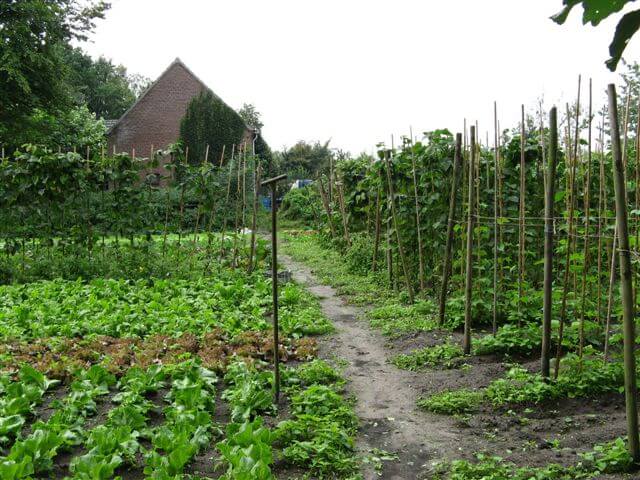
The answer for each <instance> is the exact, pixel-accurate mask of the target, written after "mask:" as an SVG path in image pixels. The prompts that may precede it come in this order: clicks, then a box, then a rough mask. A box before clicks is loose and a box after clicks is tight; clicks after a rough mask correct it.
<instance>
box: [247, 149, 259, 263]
mask: <svg viewBox="0 0 640 480" xmlns="http://www.w3.org/2000/svg"><path fill="white" fill-rule="evenodd" d="M253 163H254V170H253V172H254V173H253V178H254V182H253V217H252V218H251V250H250V252H249V269H248V270H249V273H251V272H252V271H253V268H254V263H253V262H254V259H255V256H256V228H257V225H258V190H259V188H260V162H258V157H255V156H254V157H253ZM256 262H257V260H256Z"/></svg>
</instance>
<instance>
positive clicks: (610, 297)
mask: <svg viewBox="0 0 640 480" xmlns="http://www.w3.org/2000/svg"><path fill="white" fill-rule="evenodd" d="M617 248H618V228H617V227H615V229H614V231H613V242H612V244H611V270H609V291H608V294H607V316H606V320H605V327H604V361H605V362H606V361H608V360H609V334H610V333H611V311H612V310H613V286H614V285H615V283H616V259H617V258H618V257H617V256H616V249H617Z"/></svg>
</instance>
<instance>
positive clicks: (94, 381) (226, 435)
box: [0, 242, 358, 480]
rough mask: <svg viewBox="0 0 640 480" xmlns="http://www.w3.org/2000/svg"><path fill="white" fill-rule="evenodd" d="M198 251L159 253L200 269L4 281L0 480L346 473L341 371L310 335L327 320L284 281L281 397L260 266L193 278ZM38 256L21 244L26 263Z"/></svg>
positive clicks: (267, 288)
mask: <svg viewBox="0 0 640 480" xmlns="http://www.w3.org/2000/svg"><path fill="white" fill-rule="evenodd" d="M185 243H186V242H185ZM159 248H160V247H159V244H152V245H147V250H146V251H145V250H144V248H143V247H140V246H135V245H134V246H124V245H115V244H112V243H110V242H106V243H105V245H103V246H102V247H100V249H101V250H100V251H95V252H93V254H94V256H95V257H97V258H99V257H100V256H101V255H102V257H103V260H104V259H107V261H108V259H112V260H114V259H115V258H116V257H118V256H121V257H122V258H124V257H127V255H128V254H130V253H131V251H129V252H127V250H132V249H137V251H136V253H135V255H136V256H142V257H144V256H146V255H149V260H150V261H152V260H151V259H152V256H153V254H154V252H155V253H157V251H158V249H159ZM206 249H207V246H206V243H202V242H198V243H195V242H189V243H188V244H186V245H183V246H182V247H177V246H176V245H173V246H172V247H171V250H170V254H168V255H167V262H171V261H173V260H172V259H171V256H173V255H181V256H182V258H184V259H187V258H190V259H194V258H195V259H196V260H195V261H194V260H192V261H194V262H195V263H194V265H195V266H196V267H197V268H196V269H195V270H196V271H197V272H199V273H197V274H194V273H193V271H191V272H190V273H189V274H188V275H177V278H176V277H175V276H174V277H173V278H154V277H149V278H137V277H136V276H135V275H132V277H133V278H130V279H129V278H123V275H121V274H119V275H113V276H112V275H109V277H111V278H96V277H95V276H94V275H89V276H88V277H89V278H87V279H82V278H80V279H76V280H72V279H62V278H56V279H51V280H35V281H32V282H29V283H14V284H8V285H2V286H0V324H1V328H0V336H1V337H2V347H1V348H0V368H1V369H2V372H3V373H2V376H1V377H0V447H1V450H2V457H1V458H0V478H2V479H7V480H13V479H30V478H60V479H62V478H73V479H92V480H94V479H110V478H123V479H138V478H146V479H181V478H185V479H186V478H191V479H204V478H218V477H222V478H228V479H240V478H246V479H249V478H250V479H271V478H275V477H276V476H277V477H278V478H287V477H290V476H291V475H304V474H311V475H313V476H315V477H317V478H324V477H329V476H330V477H331V478H335V477H336V476H337V477H348V476H350V475H353V474H354V473H356V472H357V470H358V462H357V460H356V455H355V450H354V436H355V433H356V429H357V425H358V421H357V418H356V417H355V414H354V413H353V408H352V406H351V404H350V402H349V401H347V400H345V399H344V398H343V396H342V394H341V392H342V389H343V385H344V382H343V380H342V379H341V375H340V373H339V372H338V371H336V370H335V369H334V367H332V366H331V365H330V364H328V363H325V362H323V361H321V360H317V359H316V356H317V342H316V339H315V338H316V336H317V335H321V334H324V333H327V332H330V331H332V330H333V326H332V324H331V323H330V322H329V321H328V320H327V319H326V318H325V317H324V316H323V315H322V313H321V312H320V309H319V306H318V302H317V300H316V299H315V298H313V297H312V296H311V295H310V294H309V293H307V292H306V291H305V290H304V289H302V288H301V287H299V286H297V285H296V284H294V283H289V284H287V285H286V286H284V287H283V288H282V290H281V309H280V326H281V336H280V338H281V342H280V345H279V353H280V359H281V361H283V362H285V364H284V365H285V366H284V369H283V371H282V388H283V392H284V396H283V399H282V400H281V404H280V405H277V406H276V405H274V404H273V393H272V390H273V375H272V373H271V367H270V364H269V362H271V361H272V360H273V337H272V333H271V330H272V326H271V298H270V293H271V285H270V282H269V281H268V280H267V279H265V277H264V275H263V274H262V270H263V269H264V267H260V268H259V269H256V272H255V273H252V274H248V273H246V270H245V269H244V268H231V267H228V266H224V265H223V264H224V263H225V262H222V264H220V265H217V266H215V267H211V268H210V272H209V273H208V274H204V273H203V272H204V271H205V270H206V269H205V267H204V261H210V259H208V260H204V261H203V260H202V259H201V257H202V258H204V257H206V255H205V254H203V252H205V251H206ZM51 254H52V257H55V256H56V255H59V254H60V252H59V251H57V250H56V249H55V247H54V249H53V251H52V252H51ZM73 260H74V259H70V260H69V261H73ZM84 260H88V259H87V258H86V257H85V258H84ZM38 261H39V260H37V255H36V254H35V253H34V255H27V259H26V265H27V268H29V269H31V268H35V267H37V266H38V265H37V264H38ZM59 261H60V262H63V260H60V259H59ZM96 261H100V260H96ZM19 263H20V261H16V263H13V261H12V260H9V264H10V265H18V264H19ZM212 263H213V262H212ZM16 268H20V267H16Z"/></svg>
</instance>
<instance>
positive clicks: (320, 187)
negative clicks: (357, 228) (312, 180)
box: [318, 176, 337, 239]
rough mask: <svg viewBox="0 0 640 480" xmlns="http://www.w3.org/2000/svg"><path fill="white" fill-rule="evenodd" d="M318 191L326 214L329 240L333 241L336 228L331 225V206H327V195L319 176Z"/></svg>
mask: <svg viewBox="0 0 640 480" xmlns="http://www.w3.org/2000/svg"><path fill="white" fill-rule="evenodd" d="M318 190H319V191H320V198H321V199H322V205H323V206H324V210H325V213H326V214H327V223H328V224H329V230H330V231H331V238H332V239H335V238H336V236H337V234H336V227H335V226H334V225H333V218H331V205H330V204H329V199H328V198H327V193H326V192H325V190H324V183H323V182H322V177H320V176H318Z"/></svg>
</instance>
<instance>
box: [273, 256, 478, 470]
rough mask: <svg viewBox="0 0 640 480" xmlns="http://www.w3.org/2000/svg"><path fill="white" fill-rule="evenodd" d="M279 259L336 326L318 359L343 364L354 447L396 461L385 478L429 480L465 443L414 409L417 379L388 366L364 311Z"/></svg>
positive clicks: (446, 425)
mask: <svg viewBox="0 0 640 480" xmlns="http://www.w3.org/2000/svg"><path fill="white" fill-rule="evenodd" d="M279 260H280V262H281V263H282V265H283V266H284V267H285V268H286V269H288V270H290V271H291V272H292V275H293V279H294V280H295V281H296V282H298V283H300V284H302V285H303V286H305V287H306V288H307V289H308V290H309V291H310V292H311V293H313V294H314V295H316V296H317V297H318V298H319V300H320V305H321V307H322V311H323V313H324V314H325V315H326V316H327V317H328V318H330V319H331V321H332V322H333V323H334V325H335V326H336V333H335V334H333V335H329V336H327V337H326V338H324V339H323V340H322V341H321V346H320V349H321V354H322V355H321V356H323V357H325V358H331V357H334V358H336V359H338V361H339V362H346V365H345V371H344V375H345V377H346V378H347V379H348V380H349V384H348V385H347V389H348V391H349V393H352V394H353V395H355V396H356V398H357V403H356V413H357V415H358V417H359V418H360V420H361V431H360V436H359V444H358V447H359V449H360V450H361V452H362V453H363V455H364V456H365V457H366V455H367V454H368V453H370V452H373V454H374V455H375V452H378V453H381V452H379V451H380V450H382V451H385V452H389V453H391V454H396V455H397V456H398V458H397V459H396V460H394V461H390V462H384V466H383V468H384V472H383V478H385V479H411V478H430V474H431V473H432V471H433V462H435V461H437V460H441V459H442V458H443V457H447V456H451V455H455V454H456V452H459V451H460V449H462V448H463V447H464V445H465V443H467V441H466V439H465V438H464V437H463V436H462V435H461V432H460V430H459V429H456V428H455V426H454V425H453V422H452V420H451V419H450V418H447V417H444V416H440V415H434V414H429V413H427V412H423V411H420V410H419V409H418V407H417V405H416V401H417V398H418V396H419V394H420V390H419V389H418V388H417V387H416V386H415V384H416V383H417V377H418V375H419V374H418V373H414V372H409V371H404V370H399V369H397V368H396V367H394V366H393V365H391V364H390V363H388V355H389V354H390V352H389V350H388V349H385V346H384V339H383V338H382V337H381V336H380V335H379V334H376V333H375V332H374V331H372V330H371V329H370V327H369V326H368V324H367V323H366V322H365V321H361V320H360V318H361V317H362V316H363V314H364V308H360V307H356V306H352V305H348V304H347V303H346V302H345V301H344V299H343V298H341V297H340V296H338V294H337V293H336V291H335V290H334V289H333V288H332V287H330V286H327V285H323V284H321V283H319V282H318V280H317V279H316V277H315V276H314V274H313V273H312V271H311V269H309V268H308V267H307V266H305V265H303V264H301V263H298V262H296V261H294V260H293V259H292V258H291V257H289V256H287V255H281V256H280V258H279ZM456 430H457V431H456ZM469 447H471V446H469ZM471 448H473V447H471ZM378 473H381V472H375V471H373V468H371V469H370V470H369V471H365V472H364V474H365V479H367V480H368V479H373V478H379V477H378Z"/></svg>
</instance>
